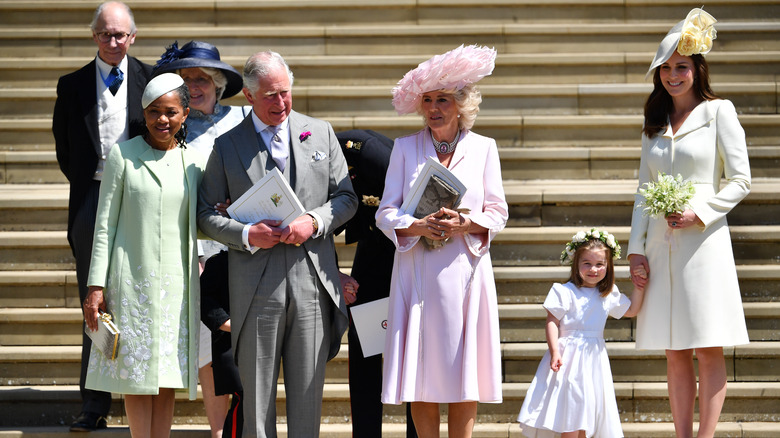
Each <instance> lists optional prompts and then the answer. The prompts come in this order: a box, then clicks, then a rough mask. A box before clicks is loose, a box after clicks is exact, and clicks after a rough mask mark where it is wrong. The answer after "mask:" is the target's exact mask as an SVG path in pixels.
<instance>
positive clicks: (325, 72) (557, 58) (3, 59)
mask: <svg viewBox="0 0 780 438" xmlns="http://www.w3.org/2000/svg"><path fill="white" fill-rule="evenodd" d="M0 4H1V3H0ZM683 15H684V14H683ZM656 40H657V36H656ZM87 43H90V44H93V45H94V43H91V40H89V39H88V38H87V39H86V41H85V44H87ZM168 43H169V42H168ZM160 47H161V48H162V46H160ZM261 47H267V46H266V45H262V46H261ZM160 51H161V50H160ZM436 53H439V52H430V53H426V54H417V55H409V54H404V55H374V54H371V53H370V52H369V53H363V54H360V53H355V54H350V55H298V54H287V53H282V55H284V56H285V59H286V60H287V62H288V64H289V65H290V68H291V69H292V71H293V73H295V79H296V81H295V84H296V86H300V85H322V86H354V85H370V84H385V85H388V86H391V87H392V85H394V84H395V83H396V82H398V80H399V79H401V77H403V75H404V74H405V73H406V72H407V71H409V70H410V69H411V68H413V67H415V66H416V65H417V64H419V63H420V62H423V61H425V60H426V59H428V58H430V57H431V56H433V55H435V54H436ZM93 54H94V48H93V49H92V51H91V52H90V53H89V54H88V55H84V56H76V57H62V56H61V57H50V58H42V57H41V58H36V57H31V56H23V57H13V56H5V55H2V54H0V88H9V87H53V86H55V85H56V84H57V79H58V78H59V77H60V76H62V75H64V74H67V73H70V72H73V71H74V70H77V69H79V68H81V67H82V66H84V65H85V64H86V63H88V62H90V61H91V59H92V55H93ZM130 54H131V55H133V54H134V52H133V50H130ZM250 54H251V53H246V54H241V55H234V56H224V57H222V60H223V61H224V62H226V63H228V64H230V65H232V66H234V67H236V68H237V69H239V71H240V70H241V69H242V68H243V65H244V63H245V62H246V59H247V57H248V56H249V55H250ZM654 54H655V51H654V50H650V51H642V52H634V51H632V52H616V51H611V52H595V53H593V52H569V53H499V55H498V57H497V59H496V69H495V71H494V74H493V75H491V76H489V77H487V78H485V79H484V80H482V81H480V85H488V84H503V85H517V84H532V85H536V84H550V85H549V86H558V85H559V84H605V83H644V82H645V73H646V72H647V67H648V65H649V64H650V61H651V60H652V59H653V56H654ZM139 58H140V59H141V60H142V61H144V62H147V63H150V64H154V63H155V62H156V61H157V59H158V58H159V53H157V54H156V55H154V56H140V57H139ZM707 61H708V63H709V64H710V78H711V81H712V83H713V84H716V85H717V84H719V83H725V82H775V81H776V77H775V75H776V73H777V71H778V65H780V51H778V50H761V49H760V48H758V49H754V50H751V51H739V52H725V51H712V52H710V53H709V54H708V55H707ZM716 89H717V87H716Z"/></svg>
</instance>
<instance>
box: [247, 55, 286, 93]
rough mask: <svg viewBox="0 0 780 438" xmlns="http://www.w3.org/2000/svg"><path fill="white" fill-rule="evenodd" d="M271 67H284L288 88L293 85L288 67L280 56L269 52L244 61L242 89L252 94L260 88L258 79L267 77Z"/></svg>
mask: <svg viewBox="0 0 780 438" xmlns="http://www.w3.org/2000/svg"><path fill="white" fill-rule="evenodd" d="M272 67H284V69H285V71H286V72H287V77H288V78H289V79H290V88H292V85H293V79H294V78H293V74H292V71H291V70H290V66H289V65H287V62H286V61H285V60H284V58H282V55H280V54H278V53H276V52H272V51H270V50H268V51H265V52H257V53H255V54H254V55H252V56H250V57H249V59H247V60H246V64H245V65H244V74H243V77H244V87H246V88H248V89H249V91H250V92H251V93H252V94H254V93H256V92H257V90H258V89H259V88H260V79H262V78H265V77H267V76H268V75H269V74H270V73H271V68H272Z"/></svg>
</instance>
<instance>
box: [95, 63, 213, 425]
mask: <svg viewBox="0 0 780 438" xmlns="http://www.w3.org/2000/svg"><path fill="white" fill-rule="evenodd" d="M141 105H142V107H143V108H144V119H145V121H146V128H147V132H146V133H145V134H144V135H142V136H138V137H135V138H133V139H131V140H128V141H126V142H123V143H120V144H118V145H115V146H114V147H113V148H112V149H111V152H110V153H109V156H108V159H107V161H106V167H105V172H104V176H103V181H102V183H101V187H100V198H99V202H98V216H97V223H96V225H95V236H94V244H93V247H92V262H91V266H90V272H89V281H88V283H87V284H88V285H89V294H88V295H87V299H86V300H85V302H84V307H85V315H86V321H87V326H88V328H89V329H90V330H95V329H96V328H97V323H98V309H102V310H103V311H105V312H108V313H109V314H111V315H112V316H113V320H114V322H115V324H116V325H117V327H118V328H119V330H120V332H121V335H120V340H119V349H118V353H117V357H116V359H114V360H111V359H109V358H107V357H106V356H105V355H104V354H103V352H101V351H100V350H99V349H97V347H96V346H95V344H93V348H92V350H91V352H90V359H89V366H88V369H87V382H86V386H87V387H89V388H91V389H99V390H102V391H109V392H113V393H118V394H125V407H126V410H127V417H128V422H129V424H130V432H131V434H132V436H133V437H150V436H168V435H169V434H170V428H171V423H172V421H173V406H174V391H175V389H178V388H187V389H188V390H189V397H190V399H194V398H195V395H196V391H197V378H198V374H197V358H198V351H197V350H198V333H199V330H198V328H199V325H198V324H199V322H200V291H199V284H200V283H199V281H198V267H197V266H198V265H197V263H198V262H197V246H196V238H197V225H196V216H195V207H196V204H197V198H196V197H197V192H198V185H199V183H200V178H201V173H202V169H203V165H204V163H203V159H202V154H200V153H198V152H196V151H194V150H188V149H186V148H185V145H184V140H183V139H184V138H185V136H186V132H185V131H186V129H184V128H183V125H184V121H185V120H186V118H187V115H188V114H189V93H188V91H187V87H186V85H184V82H183V81H182V79H181V77H179V76H178V75H175V74H171V73H167V74H162V75H159V76H157V77H155V78H154V79H152V80H151V81H150V82H149V84H148V85H147V86H146V89H145V90H144V94H143V97H142V99H141Z"/></svg>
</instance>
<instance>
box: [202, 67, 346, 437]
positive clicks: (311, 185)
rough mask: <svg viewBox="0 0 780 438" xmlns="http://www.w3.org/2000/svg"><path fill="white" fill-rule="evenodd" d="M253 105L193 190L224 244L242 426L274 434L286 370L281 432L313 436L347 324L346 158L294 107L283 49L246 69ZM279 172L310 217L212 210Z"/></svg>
mask: <svg viewBox="0 0 780 438" xmlns="http://www.w3.org/2000/svg"><path fill="white" fill-rule="evenodd" d="M243 76H244V90H243V91H244V95H245V96H246V98H247V100H248V101H249V103H250V104H251V105H252V113H251V114H250V115H249V116H247V117H246V119H244V121H243V122H241V124H239V125H238V126H236V127H235V128H233V129H232V130H230V131H228V132H227V133H225V134H223V135H222V136H220V137H218V138H217V140H216V141H215V143H214V149H213V151H212V153H211V157H210V158H209V161H208V164H207V166H206V171H205V173H204V175H203V180H202V182H201V186H200V199H199V203H198V225H199V226H200V228H201V230H202V231H203V232H204V233H206V234H207V235H208V236H210V237H212V238H214V239H215V240H218V241H220V242H222V243H224V244H226V245H227V246H228V247H229V248H230V249H229V251H228V266H229V268H228V271H229V275H230V281H229V283H230V284H229V288H230V320H231V334H232V336H231V338H232V344H233V352H234V355H235V357H236V363H237V364H238V369H239V374H240V375H241V383H242V384H243V386H244V399H245V404H244V433H243V436H244V437H245V438H249V437H276V383H277V378H278V376H279V369H280V364H281V365H283V366H284V385H285V394H286V398H287V409H286V411H287V431H288V433H287V436H289V437H291V438H311V437H316V436H318V435H319V426H320V414H321V412H322V391H323V386H324V383H325V364H326V362H327V361H328V360H329V359H331V358H332V357H334V356H335V355H336V353H337V352H338V350H339V347H340V342H341V336H342V335H343V334H344V331H345V330H346V327H347V316H346V305H345V303H344V297H343V296H342V294H341V291H340V290H339V276H338V274H339V271H338V266H337V263H336V254H335V247H334V244H333V231H334V230H335V229H336V228H338V227H339V226H341V225H342V224H343V223H345V222H346V221H347V220H348V219H349V218H350V217H352V215H353V214H354V213H355V209H356V207H357V198H356V196H355V192H354V191H353V190H352V184H351V183H350V181H349V176H348V175H347V163H346V161H345V160H344V155H343V154H342V153H341V148H340V147H339V143H338V141H337V139H336V134H334V132H333V128H332V127H331V126H330V124H329V123H327V122H324V121H322V120H318V119H314V118H311V117H308V116H305V115H303V114H300V113H297V112H295V111H292V83H293V75H292V72H291V71H290V69H289V67H288V66H287V63H286V62H285V61H284V59H283V58H282V57H281V55H279V54H278V53H274V52H260V53H256V54H255V55H253V56H252V57H250V58H249V60H248V61H247V63H246V65H245V66H244V73H243ZM274 168H277V169H279V170H280V171H281V172H282V174H283V175H284V178H285V179H287V180H288V181H289V183H290V186H291V187H292V189H293V191H294V192H295V194H296V196H297V197H298V199H299V200H300V202H301V204H302V205H303V208H304V209H305V211H306V213H304V214H302V215H301V216H299V217H297V218H296V219H294V220H293V221H292V223H290V225H288V226H287V227H285V228H280V227H279V225H280V224H279V222H278V221H271V220H263V221H260V222H257V223H254V224H243V223H240V222H238V221H235V220H233V219H230V218H226V217H224V216H221V215H220V214H219V212H217V211H215V209H214V206H215V204H217V203H220V202H223V201H224V200H225V199H232V200H236V199H238V198H239V197H240V196H241V195H242V194H244V192H246V191H247V190H248V189H250V188H251V187H252V185H253V184H254V183H256V182H257V181H259V180H260V179H261V178H263V177H264V176H265V175H266V174H267V173H268V172H270V171H272V170H273V169H274Z"/></svg>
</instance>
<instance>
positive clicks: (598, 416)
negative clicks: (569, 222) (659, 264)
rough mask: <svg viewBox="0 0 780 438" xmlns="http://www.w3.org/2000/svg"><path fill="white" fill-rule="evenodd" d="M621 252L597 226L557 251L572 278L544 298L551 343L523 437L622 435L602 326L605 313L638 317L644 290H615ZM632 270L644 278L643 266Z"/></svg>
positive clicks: (526, 411) (529, 396) (523, 418)
mask: <svg viewBox="0 0 780 438" xmlns="http://www.w3.org/2000/svg"><path fill="white" fill-rule="evenodd" d="M618 258H620V245H619V244H618V242H617V241H616V240H615V237H614V236H613V235H612V234H609V233H607V232H606V231H601V230H598V229H596V228H592V229H591V230H589V231H580V232H578V233H577V234H575V235H574V237H573V238H572V241H571V242H569V243H567V244H566V249H565V250H564V251H563V252H562V253H561V261H562V262H566V261H570V262H571V276H570V277H569V281H568V282H567V283H566V284H560V283H555V284H553V287H552V289H550V292H549V293H548V295H547V298H546V299H545V301H544V308H545V309H546V310H547V322H546V329H545V333H546V335H547V346H548V348H549V349H548V351H547V352H546V353H545V355H544V357H543V358H542V362H541V363H540V364H539V368H538V369H537V370H536V376H535V377H534V380H533V382H531V386H530V387H529V388H528V392H527V393H526V396H525V400H524V401H523V407H522V408H521V409H520V414H519V415H518V417H517V421H519V422H520V423H521V426H522V429H523V434H524V435H525V436H527V437H531V438H553V437H556V436H558V435H557V434H561V435H560V436H561V438H586V437H588V438H589V437H603V438H615V437H622V436H623V430H622V428H621V427H620V416H619V415H618V409H617V402H616V400H615V388H614V386H613V384H612V371H611V370H610V367H609V358H608V357H607V348H606V345H605V344H604V325H605V324H606V322H607V315H609V316H612V317H614V318H621V317H623V316H627V317H632V316H636V314H637V313H638V312H639V309H640V308H641V307H642V301H643V298H644V290H643V289H635V290H634V293H633V294H632V295H631V298H628V297H627V296H625V295H623V294H621V293H620V292H619V291H618V288H617V286H615V267H614V264H613V259H618ZM633 274H634V275H639V276H646V273H645V272H644V270H642V269H641V268H638V269H637V272H634V273H633Z"/></svg>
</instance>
